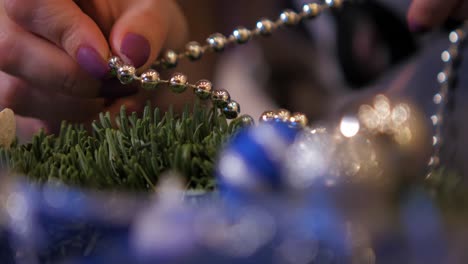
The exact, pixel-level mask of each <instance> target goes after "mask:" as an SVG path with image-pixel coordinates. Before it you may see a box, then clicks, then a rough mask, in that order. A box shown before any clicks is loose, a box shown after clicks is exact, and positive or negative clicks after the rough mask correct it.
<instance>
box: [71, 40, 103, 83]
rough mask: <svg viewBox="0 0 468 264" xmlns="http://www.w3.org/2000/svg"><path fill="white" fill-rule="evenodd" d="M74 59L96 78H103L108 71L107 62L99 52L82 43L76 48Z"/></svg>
mask: <svg viewBox="0 0 468 264" xmlns="http://www.w3.org/2000/svg"><path fill="white" fill-rule="evenodd" d="M76 61H77V62H78V64H79V65H80V66H81V67H82V68H83V69H84V70H85V71H87V72H88V73H89V74H91V75H92V76H93V77H95V78H97V79H103V78H104V77H105V76H106V75H107V73H108V71H109V67H108V66H107V63H106V62H105V61H104V60H103V59H102V58H101V56H100V55H99V53H98V52H97V51H96V50H95V49H94V48H91V47H89V46H85V45H84V46H81V47H80V48H79V49H78V52H77V53H76Z"/></svg>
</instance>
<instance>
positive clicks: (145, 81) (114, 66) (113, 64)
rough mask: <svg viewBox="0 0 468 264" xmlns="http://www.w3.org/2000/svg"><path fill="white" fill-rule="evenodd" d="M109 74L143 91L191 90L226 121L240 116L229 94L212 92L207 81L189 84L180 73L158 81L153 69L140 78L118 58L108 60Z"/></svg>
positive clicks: (175, 91)
mask: <svg viewBox="0 0 468 264" xmlns="http://www.w3.org/2000/svg"><path fill="white" fill-rule="evenodd" d="M109 67H110V69H111V73H112V74H114V75H115V76H116V77H117V78H118V79H119V80H120V82H121V83H122V84H130V83H132V82H134V81H139V82H140V85H141V87H142V88H143V89H146V90H154V89H156V87H158V86H159V85H161V84H165V85H168V86H169V88H170V89H171V90H172V91H173V92H174V93H182V92H184V91H186V90H187V88H191V89H193V92H194V93H195V95H196V96H197V97H198V98H200V99H201V100H208V99H211V101H212V102H213V105H215V106H216V107H218V108H219V109H221V111H222V113H223V114H224V116H225V117H226V118H227V119H234V118H237V117H238V116H239V114H240V111H241V110H240V105H239V103H237V102H236V101H234V100H231V96H230V95H229V92H228V91H226V90H223V89H219V90H214V89H213V85H212V83H211V82H210V81H208V80H199V81H198V82H196V83H195V84H192V83H189V82H188V79H187V76H186V75H185V74H182V73H174V74H173V75H172V77H171V78H170V79H169V80H162V79H160V75H159V73H158V72H157V71H156V70H154V69H148V70H146V71H145V72H143V73H142V74H141V75H140V76H138V75H137V73H136V69H135V67H133V66H131V65H128V64H125V63H123V61H122V60H121V59H120V58H118V57H112V58H110V59H109Z"/></svg>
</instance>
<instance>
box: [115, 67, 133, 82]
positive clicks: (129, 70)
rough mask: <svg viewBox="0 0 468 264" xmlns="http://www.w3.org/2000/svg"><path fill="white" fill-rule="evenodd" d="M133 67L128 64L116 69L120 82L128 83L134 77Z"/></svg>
mask: <svg viewBox="0 0 468 264" xmlns="http://www.w3.org/2000/svg"><path fill="white" fill-rule="evenodd" d="M135 72H136V70H135V67H133V66H130V65H122V66H121V67H119V68H118V69H117V78H118V79H119V81H120V82H121V83H122V84H129V83H131V82H133V79H134V78H135Z"/></svg>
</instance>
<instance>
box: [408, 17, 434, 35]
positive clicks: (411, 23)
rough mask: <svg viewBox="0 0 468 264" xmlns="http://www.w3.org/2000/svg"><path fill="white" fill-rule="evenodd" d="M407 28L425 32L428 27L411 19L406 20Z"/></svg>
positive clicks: (415, 31)
mask: <svg viewBox="0 0 468 264" xmlns="http://www.w3.org/2000/svg"><path fill="white" fill-rule="evenodd" d="M408 28H409V30H410V31H411V32H413V33H426V32H428V31H429V29H430V28H429V27H427V26H424V25H421V24H420V23H418V22H415V21H412V20H410V21H408Z"/></svg>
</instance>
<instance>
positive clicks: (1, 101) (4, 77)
mask: <svg viewBox="0 0 468 264" xmlns="http://www.w3.org/2000/svg"><path fill="white" fill-rule="evenodd" d="M0 83H1V84H2V85H1V86H0V106H1V107H8V108H11V109H13V111H15V113H18V114H19V115H23V116H28V117H35V118H39V119H42V120H45V121H53V122H58V123H60V121H61V120H68V121H73V122H75V121H76V122H80V121H83V120H87V119H89V117H91V116H94V115H95V114H96V113H98V112H100V111H102V110H103V109H104V104H105V99H100V98H99V99H98V98H96V99H81V98H76V97H69V96H65V95H59V94H52V93H45V92H43V91H41V90H40V89H35V88H31V85H29V84H28V83H26V82H24V81H22V80H20V79H18V78H15V77H13V76H10V75H8V74H6V73H3V72H0Z"/></svg>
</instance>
